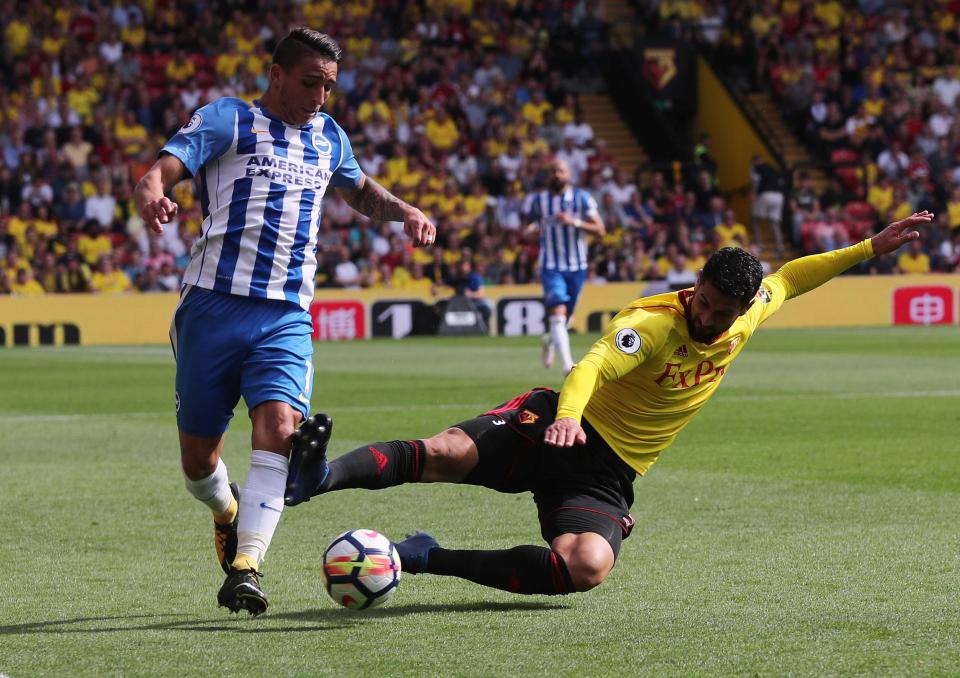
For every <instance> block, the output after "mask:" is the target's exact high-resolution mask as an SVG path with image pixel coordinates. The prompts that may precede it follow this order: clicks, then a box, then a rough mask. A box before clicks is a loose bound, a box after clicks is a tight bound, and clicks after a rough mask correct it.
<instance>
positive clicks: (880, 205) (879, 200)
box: [867, 175, 893, 219]
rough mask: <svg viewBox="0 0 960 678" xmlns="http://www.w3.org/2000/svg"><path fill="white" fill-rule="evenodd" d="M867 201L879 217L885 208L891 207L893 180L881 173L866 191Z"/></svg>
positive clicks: (884, 211) (883, 213)
mask: <svg viewBox="0 0 960 678" xmlns="http://www.w3.org/2000/svg"><path fill="white" fill-rule="evenodd" d="M867 202H868V203H870V206H871V207H873V209H875V210H876V211H877V214H879V215H880V217H881V219H882V218H884V215H886V213H887V210H889V209H890V208H891V207H893V182H892V181H891V180H890V177H888V176H886V175H882V176H881V178H880V181H879V182H878V183H876V184H874V185H873V186H871V187H870V190H869V191H868V192H867Z"/></svg>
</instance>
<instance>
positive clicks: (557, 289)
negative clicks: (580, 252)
mask: <svg viewBox="0 0 960 678" xmlns="http://www.w3.org/2000/svg"><path fill="white" fill-rule="evenodd" d="M586 279H587V272H586V271H554V270H552V269H543V270H542V271H541V272H540V281H541V283H543V304H544V306H546V307H547V308H548V309H551V308H553V307H555V306H566V307H567V315H573V308H574V306H576V305H577V299H579V298H580V290H582V289H583V283H584V281H586Z"/></svg>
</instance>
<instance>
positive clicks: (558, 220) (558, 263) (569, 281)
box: [527, 159, 606, 374]
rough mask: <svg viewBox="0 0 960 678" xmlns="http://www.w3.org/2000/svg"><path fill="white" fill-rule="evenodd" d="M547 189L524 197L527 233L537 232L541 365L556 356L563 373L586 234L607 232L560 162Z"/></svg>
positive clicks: (583, 271) (583, 270)
mask: <svg viewBox="0 0 960 678" xmlns="http://www.w3.org/2000/svg"><path fill="white" fill-rule="evenodd" d="M550 170H551V173H550V182H549V188H548V190H545V191H540V192H538V193H534V194H533V195H531V196H528V198H527V204H528V215H527V216H528V221H529V224H528V225H527V229H528V230H529V231H533V230H535V229H539V231H540V280H541V282H542V284H543V303H544V306H546V308H547V316H548V317H547V334H545V335H544V337H543V365H544V367H547V368H549V367H552V366H553V356H554V352H555V351H559V352H560V361H561V366H562V367H563V373H564V374H567V373H568V372H570V370H571V369H572V368H573V357H572V356H571V355H570V337H569V335H568V334H567V323H568V319H569V318H572V316H573V310H574V307H576V305H577V299H578V298H579V297H580V290H581V289H582V288H583V283H584V281H585V280H586V279H587V268H588V262H587V236H586V234H587V233H594V234H596V235H598V236H601V237H602V236H603V235H604V233H606V229H605V228H604V225H603V221H602V220H601V219H600V213H599V212H598V210H597V201H596V200H594V199H593V196H592V195H590V194H589V193H587V192H586V191H584V190H583V189H580V188H574V186H573V184H571V183H570V168H569V167H568V166H567V163H566V162H564V161H563V160H560V159H554V160H553V162H552V163H551V166H550Z"/></svg>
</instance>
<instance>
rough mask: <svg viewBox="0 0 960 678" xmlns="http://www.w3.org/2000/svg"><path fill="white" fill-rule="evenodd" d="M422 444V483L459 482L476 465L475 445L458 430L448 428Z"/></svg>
mask: <svg viewBox="0 0 960 678" xmlns="http://www.w3.org/2000/svg"><path fill="white" fill-rule="evenodd" d="M424 442H425V443H426V450H425V456H426V460H425V464H424V469H425V470H424V477H423V480H424V482H436V481H456V480H460V479H462V478H463V476H465V475H466V474H467V473H469V472H470V469H471V468H473V466H474V465H475V464H476V459H475V457H476V445H474V443H473V441H472V440H471V439H470V436H468V435H467V434H466V433H464V432H463V431H461V430H460V429H458V428H449V429H447V430H446V431H443V432H442V433H438V434H437V435H435V436H433V437H432V438H428V439H427V440H425V441H424ZM471 449H472V450H473V455H472V457H473V459H471Z"/></svg>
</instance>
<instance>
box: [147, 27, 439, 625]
mask: <svg viewBox="0 0 960 678" xmlns="http://www.w3.org/2000/svg"><path fill="white" fill-rule="evenodd" d="M340 57H341V50H340V47H339V46H338V45H337V43H336V42H335V41H334V40H333V39H332V38H330V37H329V36H327V35H325V34H323V33H319V32H317V31H313V30H311V29H309V28H305V27H302V28H297V29H294V30H293V31H291V32H290V33H289V34H288V35H287V36H286V37H284V38H283V39H282V40H281V41H280V42H279V43H278V45H277V47H276V50H275V51H274V55H273V63H272V64H271V66H270V72H269V86H268V88H267V91H266V92H265V93H264V95H263V98H262V99H261V100H258V101H254V102H253V105H250V104H247V103H246V102H244V101H242V100H240V99H234V98H229V97H228V98H222V99H218V100H217V101H214V102H213V103H211V104H209V105H207V106H204V107H202V108H201V109H199V110H198V111H197V112H196V113H195V114H194V115H193V117H192V118H191V119H190V121H189V122H188V123H187V124H186V125H185V126H184V127H183V128H181V129H180V131H179V132H178V133H177V134H176V135H174V136H173V138H171V139H170V141H168V142H167V144H166V145H165V146H164V147H163V149H161V151H160V157H159V159H158V160H157V162H156V163H155V164H154V166H153V167H152V168H151V169H150V171H149V172H147V174H146V175H145V176H144V177H143V178H142V179H141V180H140V182H139V183H138V185H137V190H136V200H137V206H138V208H139V210H140V213H141V215H142V217H143V219H144V221H145V222H146V223H147V225H148V226H150V227H151V228H152V229H153V230H154V231H155V232H158V233H159V232H162V230H163V225H164V224H167V223H169V222H170V221H171V220H172V219H174V218H175V217H176V215H177V210H178V208H177V205H176V204H175V203H174V202H173V201H171V200H170V199H169V198H167V197H166V196H165V194H167V193H169V192H170V191H171V190H172V188H173V187H174V186H175V185H176V184H177V183H178V182H180V181H181V180H183V179H184V178H187V177H191V176H192V177H194V179H195V180H196V181H197V183H198V188H199V194H200V197H201V204H202V208H203V216H204V220H203V224H202V229H203V235H202V237H201V238H200V239H199V240H198V241H197V243H196V244H195V245H194V247H193V250H192V252H191V261H190V264H189V266H188V267H187V271H186V273H185V275H184V287H183V291H182V294H181V299H180V304H179V306H178V308H177V311H176V313H175V315H174V320H173V324H172V326H171V332H170V338H171V343H172V344H173V349H174V354H175V356H176V361H177V376H176V405H177V426H178V428H179V430H180V454H181V464H182V467H183V471H184V474H185V475H186V485H187V489H188V490H189V491H190V493H191V494H192V495H193V496H194V497H196V498H197V499H199V500H200V501H202V502H203V503H205V504H206V505H207V506H208V507H210V509H211V510H212V511H213V513H214V524H215V540H216V541H215V543H216V548H217V556H218V558H219V560H220V564H221V567H223V569H224V571H225V572H226V573H227V579H226V581H225V582H224V584H223V586H222V587H221V589H220V592H219V594H218V596H217V598H218V602H219V603H220V605H222V606H225V607H227V608H229V609H230V610H231V611H234V612H237V611H239V610H241V609H246V610H247V611H248V612H250V613H251V614H259V613H261V612H263V611H264V610H265V609H266V608H267V604H268V603H267V597H266V595H264V593H263V590H262V589H261V587H260V581H259V576H260V575H259V569H260V566H261V563H262V561H263V557H264V554H265V553H266V550H267V548H268V547H269V545H270V540H271V539H272V537H273V533H274V531H275V530H276V527H277V523H278V521H279V518H280V514H281V512H282V511H283V505H284V504H283V495H284V491H285V485H286V480H287V474H288V467H289V461H288V457H289V456H290V451H291V441H292V438H293V434H294V431H295V430H296V427H297V425H298V423H299V422H301V421H302V420H303V419H304V418H305V417H306V416H307V414H308V412H309V407H310V392H311V386H312V383H313V346H312V343H311V341H310V334H311V329H312V325H311V321H310V315H309V313H308V310H307V309H308V308H309V305H310V303H311V301H312V300H313V285H314V273H315V271H316V267H317V261H316V245H317V231H318V224H319V221H320V210H321V199H322V198H323V195H324V192H325V191H326V189H327V187H328V186H333V187H334V188H336V189H337V190H338V191H340V193H341V195H342V196H343V198H344V200H345V201H346V202H347V203H348V204H349V205H351V206H352V207H353V208H354V209H356V210H357V211H359V212H361V213H363V214H365V215H367V216H369V217H371V218H373V219H378V220H383V221H400V222H403V224H404V229H405V231H406V233H407V234H408V235H409V236H410V238H411V240H412V241H413V244H414V246H417V247H419V246H423V245H429V244H431V243H432V242H433V240H434V238H435V233H436V232H435V228H434V226H433V224H432V223H431V222H430V221H429V220H428V219H427V218H426V217H425V216H424V215H423V213H422V212H421V211H420V210H418V209H416V208H414V207H412V206H410V205H408V204H406V203H405V202H403V201H401V200H399V199H397V198H396V197H394V196H393V195H391V194H390V193H389V192H387V191H386V190H385V189H383V188H382V187H380V186H379V185H377V184H376V183H375V182H374V181H373V180H372V179H370V178H369V177H367V176H365V175H364V174H363V172H362V171H361V169H360V167H359V165H358V164H357V161H356V158H355V157H354V153H353V149H352V148H351V145H350V141H349V139H348V138H347V136H346V134H345V133H344V132H343V130H342V129H341V128H340V126H339V125H337V123H336V122H335V121H334V120H333V119H332V118H330V117H329V116H328V115H326V114H325V113H321V112H320V109H321V108H322V106H323V104H324V102H325V101H326V100H327V97H329V95H330V92H331V89H332V88H333V86H334V84H335V83H336V80H337V73H338V63H339V61H340ZM241 395H242V396H243V398H244V400H245V401H246V403H247V407H248V408H249V411H250V418H251V420H252V423H253V436H252V441H251V442H252V447H253V452H252V454H251V457H250V471H249V473H248V475H247V479H246V483H245V485H244V488H243V492H239V490H238V488H237V486H236V484H231V483H230V482H229V480H228V476H227V469H226V466H225V465H224V463H223V461H222V460H221V459H220V454H221V451H222V449H223V443H224V436H225V432H226V429H227V426H228V425H229V422H230V419H231V417H232V416H233V409H234V407H236V405H237V403H238V402H239V399H240V396H241ZM318 417H319V418H320V419H319V422H320V423H322V424H323V425H324V429H325V434H326V435H329V424H330V422H329V420H328V418H326V416H325V415H318Z"/></svg>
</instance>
